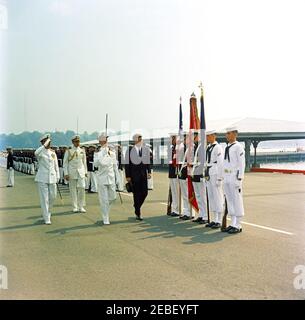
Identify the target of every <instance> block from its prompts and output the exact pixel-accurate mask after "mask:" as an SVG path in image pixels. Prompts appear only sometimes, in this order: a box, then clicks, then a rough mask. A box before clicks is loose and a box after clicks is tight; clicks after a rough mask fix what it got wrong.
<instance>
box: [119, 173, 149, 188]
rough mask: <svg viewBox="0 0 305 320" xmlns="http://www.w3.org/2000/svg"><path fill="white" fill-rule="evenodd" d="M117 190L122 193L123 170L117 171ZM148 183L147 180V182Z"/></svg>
mask: <svg viewBox="0 0 305 320" xmlns="http://www.w3.org/2000/svg"><path fill="white" fill-rule="evenodd" d="M118 178H119V181H118V190H119V191H124V170H121V169H119V177H118ZM148 181H149V180H148Z"/></svg>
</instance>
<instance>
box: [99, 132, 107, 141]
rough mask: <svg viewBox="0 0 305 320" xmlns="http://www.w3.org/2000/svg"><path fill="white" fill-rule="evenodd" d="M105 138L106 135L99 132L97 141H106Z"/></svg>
mask: <svg viewBox="0 0 305 320" xmlns="http://www.w3.org/2000/svg"><path fill="white" fill-rule="evenodd" d="M107 138H108V136H107V135H106V133H105V132H102V133H100V134H99V136H98V140H99V141H107Z"/></svg>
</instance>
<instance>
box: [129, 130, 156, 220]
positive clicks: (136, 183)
mask: <svg viewBox="0 0 305 320" xmlns="http://www.w3.org/2000/svg"><path fill="white" fill-rule="evenodd" d="M133 141H134V146H133V147H129V149H128V150H127V152H126V155H125V176H126V180H127V182H129V183H130V184H131V186H132V193H133V202H134V204H133V205H134V208H135V215H136V219H137V220H143V219H142V217H141V206H142V205H143V203H144V201H145V199H146V197H147V194H148V185H147V179H150V178H151V168H150V150H149V148H148V147H146V146H145V145H144V144H143V141H142V135H141V134H135V135H134V136H133Z"/></svg>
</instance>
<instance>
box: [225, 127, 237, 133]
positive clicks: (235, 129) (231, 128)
mask: <svg viewBox="0 0 305 320" xmlns="http://www.w3.org/2000/svg"><path fill="white" fill-rule="evenodd" d="M232 131H238V128H237V127H236V126H233V127H229V128H226V132H227V133H228V132H232Z"/></svg>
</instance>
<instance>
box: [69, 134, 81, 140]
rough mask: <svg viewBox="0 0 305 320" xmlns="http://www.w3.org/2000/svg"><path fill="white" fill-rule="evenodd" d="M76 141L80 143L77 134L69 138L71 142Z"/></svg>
mask: <svg viewBox="0 0 305 320" xmlns="http://www.w3.org/2000/svg"><path fill="white" fill-rule="evenodd" d="M77 140H78V141H80V136H79V135H78V134H76V135H75V136H73V137H72V138H71V141H77Z"/></svg>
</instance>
